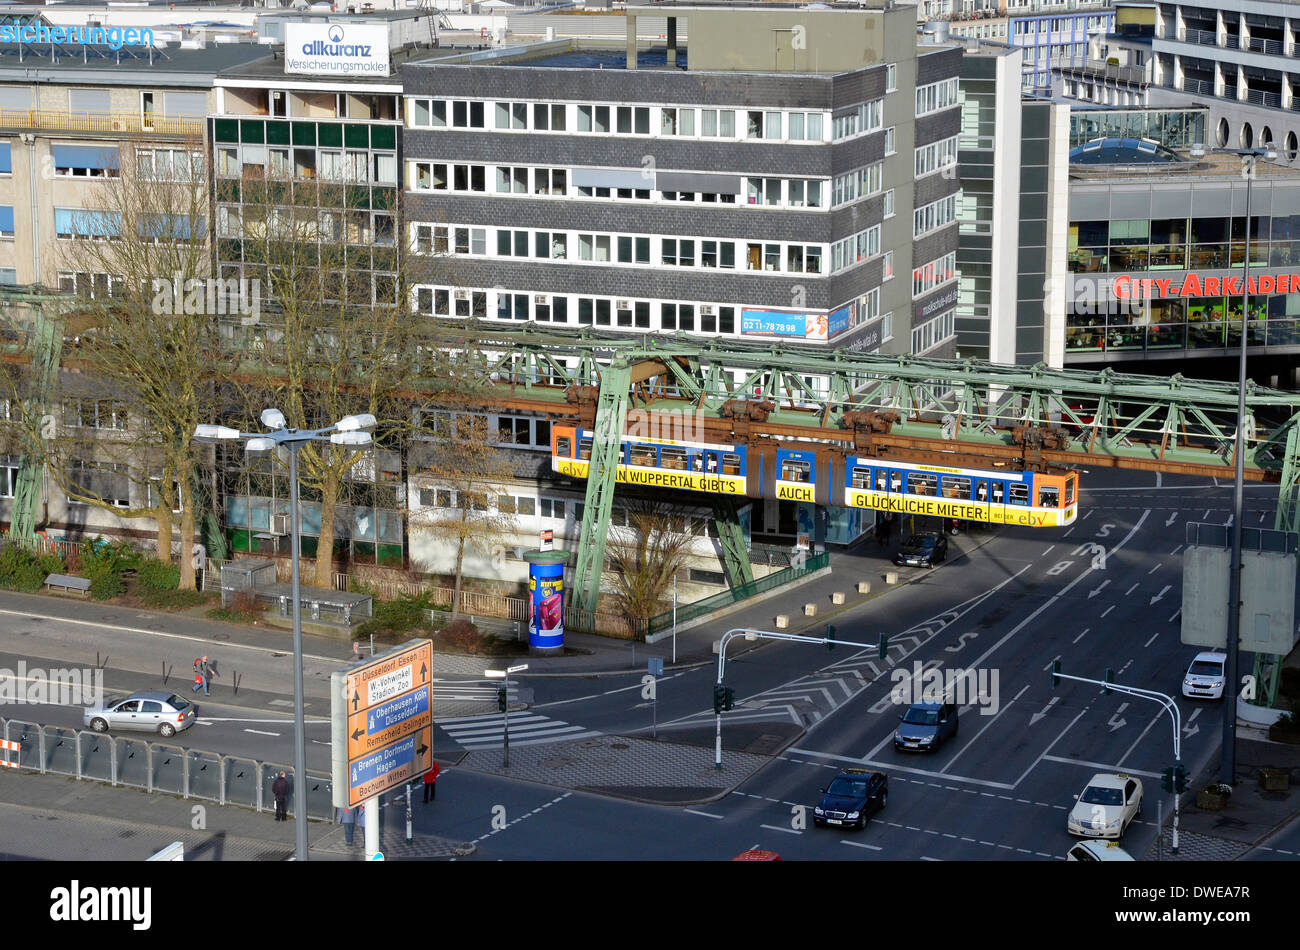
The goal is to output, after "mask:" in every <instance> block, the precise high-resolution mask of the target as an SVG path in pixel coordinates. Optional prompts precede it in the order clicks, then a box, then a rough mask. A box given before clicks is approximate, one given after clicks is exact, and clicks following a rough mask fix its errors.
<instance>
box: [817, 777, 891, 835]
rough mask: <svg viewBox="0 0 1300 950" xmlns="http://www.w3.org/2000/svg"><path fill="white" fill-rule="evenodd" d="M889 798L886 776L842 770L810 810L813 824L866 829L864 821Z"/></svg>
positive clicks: (887, 778) (882, 806) (823, 790)
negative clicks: (851, 826) (819, 800)
mask: <svg viewBox="0 0 1300 950" xmlns="http://www.w3.org/2000/svg"><path fill="white" fill-rule="evenodd" d="M888 798H889V776H887V775H886V774H885V773H884V772H874V771H872V770H871V769H841V770H840V774H839V775H837V776H835V778H834V779H832V780H831V784H830V785H829V786H827V787H826V788H823V789H822V800H821V802H819V803H818V805H817V807H816V808H814V809H813V824H814V825H816V826H818V827H820V826H822V825H856V826H857V827H859V828H865V827H866V826H867V819H868V818H870V817H871V816H872V815H873V814H875V813H876V812H878V811H880V809H882V808H884V807H885V801H886V799H888Z"/></svg>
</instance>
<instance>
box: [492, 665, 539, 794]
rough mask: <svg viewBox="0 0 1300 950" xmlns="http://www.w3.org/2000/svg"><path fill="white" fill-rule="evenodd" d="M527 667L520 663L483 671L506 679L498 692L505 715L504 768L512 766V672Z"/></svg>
mask: <svg viewBox="0 0 1300 950" xmlns="http://www.w3.org/2000/svg"><path fill="white" fill-rule="evenodd" d="M526 669H528V664H527V663H520V664H519V665H518V666H507V667H506V668H505V669H504V670H484V671H483V675H484V676H485V677H487V678H488V679H490V680H494V679H495V680H505V685H504V686H502V687H501V689H500V690H499V692H498V697H499V700H500V704H501V712H502V714H503V715H504V716H505V733H504V735H503V739H502V743H503V745H504V747H505V761H504V762H503V763H502V764H501V767H502V768H503V769H508V768H510V674H511V673H522V672H523V671H524V670H526Z"/></svg>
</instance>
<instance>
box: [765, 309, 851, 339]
mask: <svg viewBox="0 0 1300 950" xmlns="http://www.w3.org/2000/svg"><path fill="white" fill-rule="evenodd" d="M836 312H837V313H838V312H839V311H836ZM844 319H845V321H846V324H847V320H848V317H847V315H846V316H845V318H844ZM740 335H741V336H772V337H780V338H781V339H785V340H791V339H793V340H820V341H825V340H826V338H827V317H826V314H824V313H804V312H799V311H791V310H749V309H744V310H741V311H740Z"/></svg>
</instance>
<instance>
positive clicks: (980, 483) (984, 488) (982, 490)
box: [975, 478, 989, 501]
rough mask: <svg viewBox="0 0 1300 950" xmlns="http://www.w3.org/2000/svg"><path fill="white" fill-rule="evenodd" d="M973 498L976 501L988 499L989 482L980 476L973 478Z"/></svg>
mask: <svg viewBox="0 0 1300 950" xmlns="http://www.w3.org/2000/svg"><path fill="white" fill-rule="evenodd" d="M975 500H976V501H988V500H989V483H988V482H986V481H985V480H984V479H982V478H978V479H976V480H975Z"/></svg>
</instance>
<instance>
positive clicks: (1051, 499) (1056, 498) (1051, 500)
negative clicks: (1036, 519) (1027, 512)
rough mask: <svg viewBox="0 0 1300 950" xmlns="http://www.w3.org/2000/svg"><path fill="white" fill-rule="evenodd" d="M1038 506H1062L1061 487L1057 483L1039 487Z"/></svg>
mask: <svg viewBox="0 0 1300 950" xmlns="http://www.w3.org/2000/svg"><path fill="white" fill-rule="evenodd" d="M1038 507H1040V508H1059V507H1061V489H1060V488H1058V487H1057V486H1056V485H1041V486H1039V488H1038Z"/></svg>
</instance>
